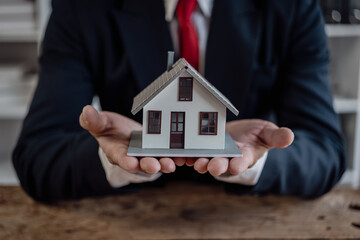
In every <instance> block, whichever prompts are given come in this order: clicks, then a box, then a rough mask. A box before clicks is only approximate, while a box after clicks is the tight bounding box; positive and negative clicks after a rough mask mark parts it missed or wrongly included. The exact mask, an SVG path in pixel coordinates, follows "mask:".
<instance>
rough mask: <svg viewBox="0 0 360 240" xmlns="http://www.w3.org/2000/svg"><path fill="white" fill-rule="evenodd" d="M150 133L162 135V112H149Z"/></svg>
mask: <svg viewBox="0 0 360 240" xmlns="http://www.w3.org/2000/svg"><path fill="white" fill-rule="evenodd" d="M148 114H149V115H148V133H150V134H160V133H161V111H149V112H148Z"/></svg>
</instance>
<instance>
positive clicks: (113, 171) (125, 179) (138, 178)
mask: <svg viewBox="0 0 360 240" xmlns="http://www.w3.org/2000/svg"><path fill="white" fill-rule="evenodd" d="M98 153H99V157H100V160H101V164H102V166H103V168H104V170H105V175H106V179H107V181H108V182H109V184H110V185H111V186H112V187H114V188H119V187H123V186H126V185H128V184H130V183H143V182H152V181H155V180H156V179H158V178H159V177H160V176H161V173H160V172H158V173H155V174H147V173H144V172H137V173H129V172H127V171H125V170H124V169H122V168H121V167H119V166H117V165H114V164H111V163H110V162H109V160H108V158H107V156H106V154H105V153H104V151H103V150H102V149H101V147H99V151H98Z"/></svg>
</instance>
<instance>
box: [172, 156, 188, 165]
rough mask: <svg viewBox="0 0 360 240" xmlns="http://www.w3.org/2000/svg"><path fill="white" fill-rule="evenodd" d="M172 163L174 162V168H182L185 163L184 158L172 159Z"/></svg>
mask: <svg viewBox="0 0 360 240" xmlns="http://www.w3.org/2000/svg"><path fill="white" fill-rule="evenodd" d="M173 161H174V162H175V164H176V166H179V167H180V166H183V165H184V164H185V162H186V158H184V157H174V158H173Z"/></svg>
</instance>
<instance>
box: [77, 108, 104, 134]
mask: <svg viewBox="0 0 360 240" xmlns="http://www.w3.org/2000/svg"><path fill="white" fill-rule="evenodd" d="M79 122H80V125H81V127H83V128H84V129H86V130H88V131H90V132H91V133H92V134H93V135H98V134H99V133H101V132H102V131H104V129H106V126H107V124H108V119H107V117H106V115H105V114H99V113H98V112H97V111H96V110H95V108H93V107H92V106H90V105H87V106H85V107H84V108H83V111H82V113H81V114H80V117H79Z"/></svg>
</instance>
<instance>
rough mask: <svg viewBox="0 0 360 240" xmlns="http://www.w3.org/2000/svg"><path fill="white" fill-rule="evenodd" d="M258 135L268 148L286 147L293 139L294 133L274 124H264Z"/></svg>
mask: <svg viewBox="0 0 360 240" xmlns="http://www.w3.org/2000/svg"><path fill="white" fill-rule="evenodd" d="M259 137H260V138H261V140H262V141H263V142H264V143H265V144H266V145H267V146H268V147H269V148H286V147H287V146H289V145H291V143H292V142H293V141H294V133H293V132H292V131H291V130H290V129H289V128H286V127H281V128H279V127H277V126H276V125H275V124H271V125H270V124H269V125H268V126H266V127H265V128H264V129H263V130H262V132H261V133H260V135H259Z"/></svg>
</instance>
